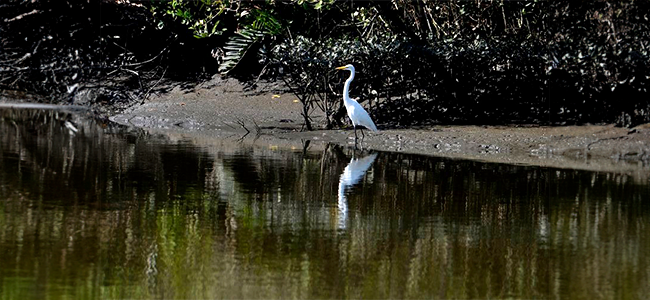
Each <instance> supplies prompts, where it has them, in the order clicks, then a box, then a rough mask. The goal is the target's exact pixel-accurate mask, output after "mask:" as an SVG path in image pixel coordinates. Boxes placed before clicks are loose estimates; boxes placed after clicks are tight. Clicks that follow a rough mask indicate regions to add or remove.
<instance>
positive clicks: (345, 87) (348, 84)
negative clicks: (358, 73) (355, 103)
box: [343, 71, 354, 102]
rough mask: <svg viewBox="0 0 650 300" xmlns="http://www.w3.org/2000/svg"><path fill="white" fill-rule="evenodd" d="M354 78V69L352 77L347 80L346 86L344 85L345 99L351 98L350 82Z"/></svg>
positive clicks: (346, 100) (351, 73)
mask: <svg viewBox="0 0 650 300" xmlns="http://www.w3.org/2000/svg"><path fill="white" fill-rule="evenodd" d="M353 79H354V71H351V72H350V77H349V78H348V80H346V81H345V86H344V87H343V100H344V101H345V102H348V101H349V100H350V83H351V82H352V80H353Z"/></svg>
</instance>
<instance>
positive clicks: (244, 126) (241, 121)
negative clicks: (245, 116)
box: [235, 118, 251, 134]
mask: <svg viewBox="0 0 650 300" xmlns="http://www.w3.org/2000/svg"><path fill="white" fill-rule="evenodd" d="M235 123H237V124H239V126H241V127H242V128H244V130H246V134H249V133H250V132H251V131H250V130H248V128H246V123H244V120H242V119H240V118H237V121H235Z"/></svg>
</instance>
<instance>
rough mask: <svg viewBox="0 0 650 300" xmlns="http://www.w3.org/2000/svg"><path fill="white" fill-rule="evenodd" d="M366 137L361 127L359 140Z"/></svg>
mask: <svg viewBox="0 0 650 300" xmlns="http://www.w3.org/2000/svg"><path fill="white" fill-rule="evenodd" d="M365 138H366V134H365V133H363V128H361V141H363V139H365Z"/></svg>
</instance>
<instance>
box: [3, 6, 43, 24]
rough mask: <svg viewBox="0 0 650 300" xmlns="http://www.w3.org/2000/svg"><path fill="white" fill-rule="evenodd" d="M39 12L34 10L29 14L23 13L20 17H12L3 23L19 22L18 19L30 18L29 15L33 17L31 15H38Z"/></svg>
mask: <svg viewBox="0 0 650 300" xmlns="http://www.w3.org/2000/svg"><path fill="white" fill-rule="evenodd" d="M39 12H40V11H38V10H36V9H35V10H32V11H30V12H27V13H24V14H22V15H18V16H15V17H13V18H11V19H5V22H13V21H16V20H20V19H22V18H24V17H27V16H30V15H33V14H36V13H39Z"/></svg>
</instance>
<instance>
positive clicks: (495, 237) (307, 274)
mask: <svg viewBox="0 0 650 300" xmlns="http://www.w3.org/2000/svg"><path fill="white" fill-rule="evenodd" d="M0 115H1V116H2V118H1V119H0V150H1V151H0V253H2V255H1V256H0V298H1V299H30V298H31V299H46V298H47V299H61V298H66V299H85V298H93V299H97V298H100V299H117V298H120V299H122V298H130V299H134V298H145V299H162V298H165V299H173V298H176V299H178V298H182V299H189V298H192V299H215V298H228V299H262V298H264V299H269V298H283V299H285V298H300V299H315V298H337V299H340V298H404V299H406V298H419V299H421V298H457V299H462V298H473V299H475V298H509V297H512V298H566V299H581V298H583V299H595V298H626V299H633V298H644V297H646V296H647V295H649V294H650V284H648V283H649V282H650V255H649V254H650V231H649V229H650V228H649V224H650V204H649V203H648V200H649V199H650V198H649V197H648V196H649V194H650V187H649V184H648V182H647V179H644V178H635V177H630V176H627V175H624V174H611V173H594V172H587V171H576V170H558V169H549V168H539V167H526V166H513V165H502V164H488V163H481V162H472V161H460V160H448V159H442V158H432V157H423V156H414V155H405V154H397V153H367V152H357V153H356V154H354V153H353V151H351V150H349V149H344V148H341V147H335V146H327V147H325V149H322V148H321V149H320V150H319V149H315V150H314V151H312V150H308V151H302V150H297V151H285V150H277V149H274V148H271V147H263V146H255V147H254V146H249V145H246V144H239V143H237V142H236V141H233V140H225V141H215V142H214V143H213V144H212V145H208V146H202V147H198V146H195V145H194V144H193V143H191V142H189V141H188V140H187V139H182V138H180V139H179V138H170V137H165V136H156V135H149V134H146V133H145V132H142V131H139V130H136V129H130V128H125V127H118V126H115V125H112V124H109V123H104V122H102V121H98V120H92V119H86V118H83V117H81V116H79V115H76V114H70V113H66V112H54V111H47V110H45V111H42V110H9V109H4V110H0ZM353 156H354V157H353Z"/></svg>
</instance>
